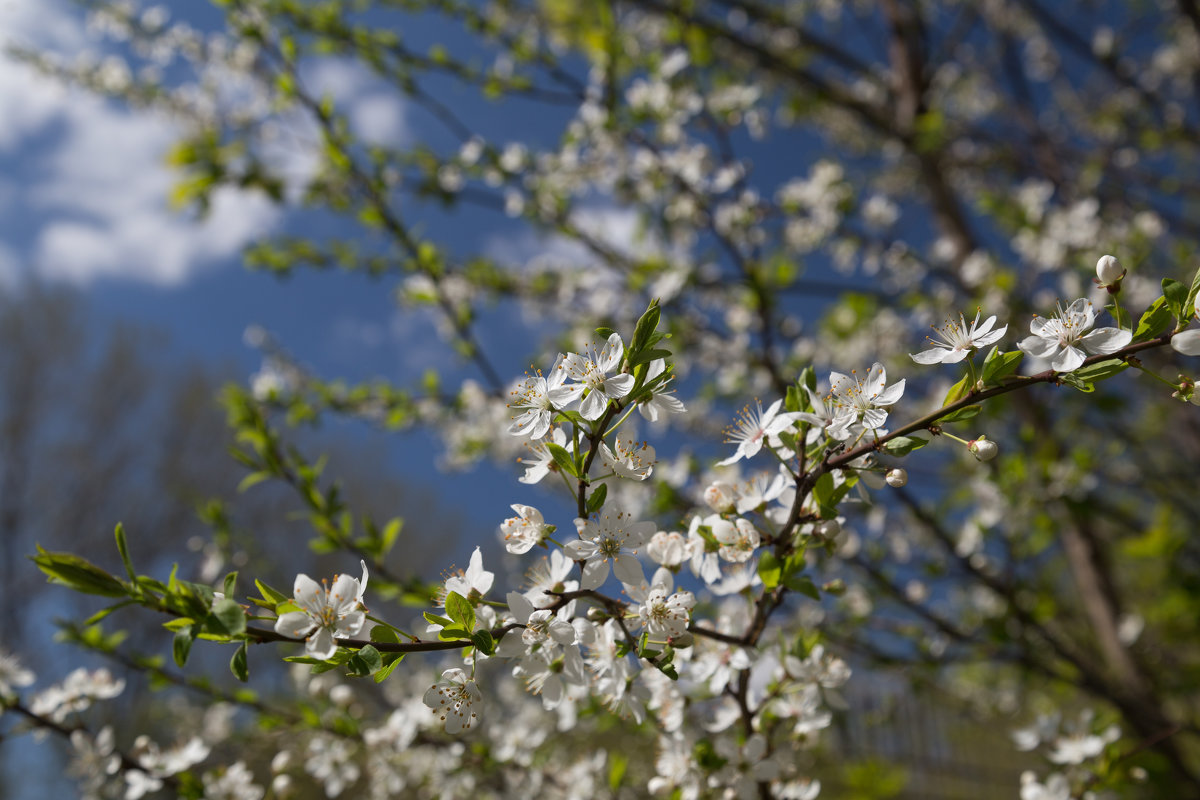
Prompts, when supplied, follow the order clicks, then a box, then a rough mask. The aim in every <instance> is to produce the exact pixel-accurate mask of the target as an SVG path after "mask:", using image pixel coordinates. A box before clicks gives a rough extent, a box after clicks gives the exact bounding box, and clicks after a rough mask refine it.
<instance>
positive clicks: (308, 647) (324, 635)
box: [304, 628, 337, 661]
mask: <svg viewBox="0 0 1200 800" xmlns="http://www.w3.org/2000/svg"><path fill="white" fill-rule="evenodd" d="M304 652H305V653H307V654H308V655H309V656H311V657H312V658H316V659H320V660H321V661H325V660H326V659H329V658H333V654H334V653H336V652H337V644H336V643H335V642H334V641H333V631H331V630H329V628H317V632H316V633H314V634H313V635H312V636H310V637H308V641H306V642H305V643H304Z"/></svg>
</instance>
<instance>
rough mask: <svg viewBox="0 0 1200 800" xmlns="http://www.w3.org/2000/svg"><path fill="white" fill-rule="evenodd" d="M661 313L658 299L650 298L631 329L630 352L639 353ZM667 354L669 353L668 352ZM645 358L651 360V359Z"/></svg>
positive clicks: (656, 324) (652, 331) (655, 326)
mask: <svg viewBox="0 0 1200 800" xmlns="http://www.w3.org/2000/svg"><path fill="white" fill-rule="evenodd" d="M661 313H662V311H661V309H660V308H659V307H658V301H657V300H651V301H650V305H649V307H648V308H647V309H646V311H645V313H643V314H642V316H641V318H639V319H638V321H637V326H636V327H635V328H634V329H633V341H632V342H630V344H629V349H630V350H631V351H632V352H634V353H639V352H640V351H641V349H642V348H644V347H645V346H646V345H647V343H648V340H649V338H650V334H652V333H654V331H655V329H656V328H658V320H659V316H660V314H661ZM667 355H670V353H668V354H667ZM655 358H662V356H655ZM646 360H647V361H653V359H646ZM639 363H640V362H639Z"/></svg>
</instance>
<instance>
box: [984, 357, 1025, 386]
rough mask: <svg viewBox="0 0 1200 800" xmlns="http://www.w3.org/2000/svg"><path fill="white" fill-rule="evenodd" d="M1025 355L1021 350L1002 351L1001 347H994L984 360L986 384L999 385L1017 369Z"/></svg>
mask: <svg viewBox="0 0 1200 800" xmlns="http://www.w3.org/2000/svg"><path fill="white" fill-rule="evenodd" d="M1024 357H1025V354H1024V353H1023V352H1021V351H1020V350H1012V351H1009V352H1007V353H1002V352H1000V348H999V347H993V348H992V350H991V352H990V353H988V355H987V358H985V359H984V361H983V383H984V385H985V386H999V385H1000V384H1001V382H1002V381H1003V380H1004V379H1005V378H1007V377H1008V376H1009V375H1011V374H1013V373H1014V372H1016V371H1017V367H1019V366H1020V365H1021V359H1023V358H1024Z"/></svg>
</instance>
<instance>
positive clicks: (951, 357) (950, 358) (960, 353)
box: [897, 347, 971, 399]
mask: <svg viewBox="0 0 1200 800" xmlns="http://www.w3.org/2000/svg"><path fill="white" fill-rule="evenodd" d="M970 353H971V351H970V349H969V348H965V347H964V348H961V349H953V350H947V351H946V355H945V357H944V358H943V359H942V363H943V364H957V363H958V362H960V361H962V360H963V359H964V358H966V357H967V356H968V355H970ZM897 399H899V398H897Z"/></svg>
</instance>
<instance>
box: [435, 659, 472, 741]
mask: <svg viewBox="0 0 1200 800" xmlns="http://www.w3.org/2000/svg"><path fill="white" fill-rule="evenodd" d="M422 701H423V702H424V703H425V705H427V706H429V707H430V708H432V709H433V715H434V716H435V717H437V718H438V719H439V720H441V722H442V723H443V724H444V727H445V729H446V733H450V734H456V733H462V732H463V731H465V730H469V729H470V727H471V726H472V725H474V724H475V723H476V722H478V721H479V719H480V717H481V715H482V714H483V693H482V692H480V691H479V686H478V685H476V683H475V680H474V679H473V678H468V677H467V674H466V673H465V672H463V671H462V670H461V669H458V668H457V667H454V668H452V669H448V670H446V671H445V672H443V673H442V679H441V680H439V681H438V682H437V683H435V684H434V685H433V686H430V687H429V689H428V690H426V692H425V696H424V697H423V698H422Z"/></svg>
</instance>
